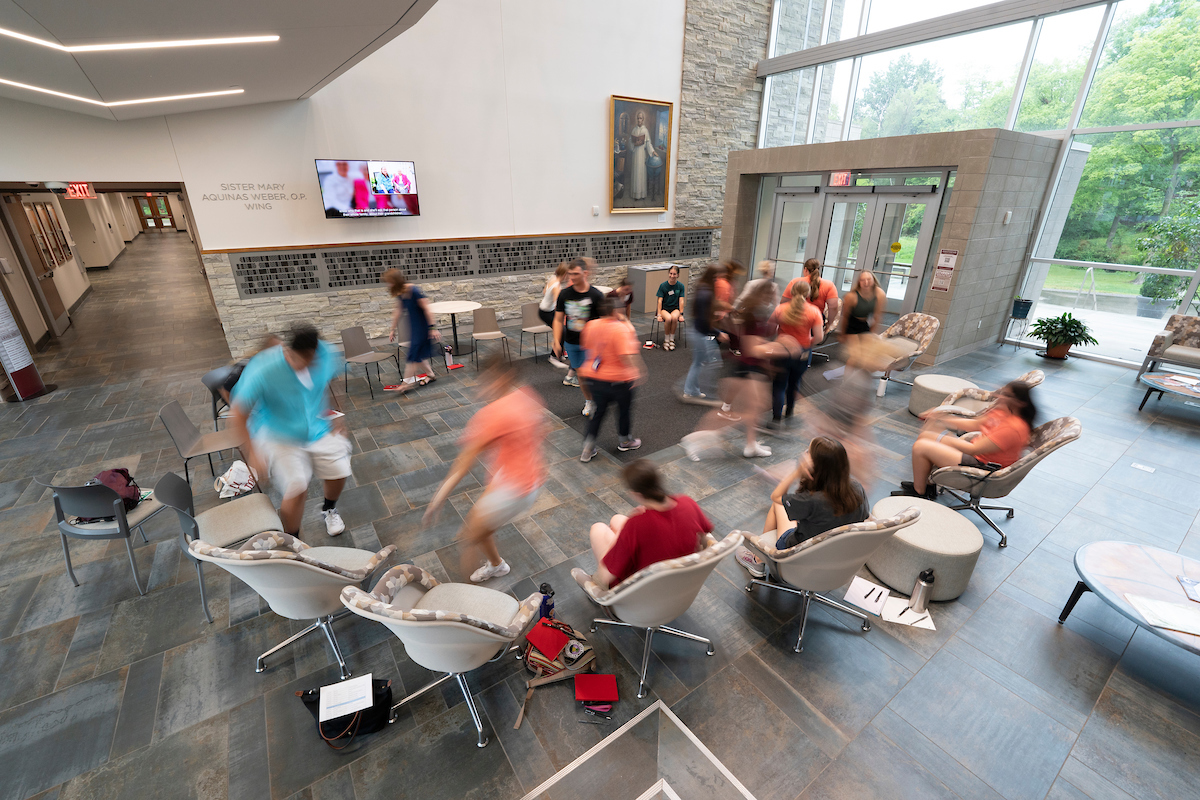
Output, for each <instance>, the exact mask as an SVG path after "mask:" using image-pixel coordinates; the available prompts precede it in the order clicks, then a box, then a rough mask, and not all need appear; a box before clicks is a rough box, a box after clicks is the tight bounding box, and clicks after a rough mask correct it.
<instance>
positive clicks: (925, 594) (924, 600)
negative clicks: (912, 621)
mask: <svg viewBox="0 0 1200 800" xmlns="http://www.w3.org/2000/svg"><path fill="white" fill-rule="evenodd" d="M932 595H933V570H932V569H927V570H925V571H924V572H922V573H921V574H920V575H918V576H917V583H916V585H915V586H913V590H912V597H910V598H909V600H908V607H909V608H911V609H912V610H913V611H914V612H915V613H917V614H924V613H925V609H927V608H928V607H929V598H930V597H931V596H932Z"/></svg>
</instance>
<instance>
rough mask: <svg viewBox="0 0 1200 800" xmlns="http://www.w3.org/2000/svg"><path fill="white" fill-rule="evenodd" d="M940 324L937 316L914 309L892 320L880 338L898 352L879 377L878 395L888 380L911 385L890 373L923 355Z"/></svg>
mask: <svg viewBox="0 0 1200 800" xmlns="http://www.w3.org/2000/svg"><path fill="white" fill-rule="evenodd" d="M941 324H942V323H941V322H939V321H938V318H937V317H934V316H930V315H929V314H922V313H920V312H917V311H914V312H912V313H910V314H905V315H904V316H902V317H901V318H900V319H898V320H896V321H895V322H893V323H892V325H891V326H890V327H889V328H888V329H887V330H886V331H884V332H883V333H882V334H881V335H880V338H882V339H884V340H886V341H887V343H888V344H889V345H891V346H892V347H893V348H895V349H897V350H898V351H899V352H900V355H899V356H898V357H897V358H896V360H895V361H893V362H892V363H891V364H890V365H888V367H887V368H886V369H884V371H883V377H882V378H880V379H879V396H880V397H882V396H883V393H884V390H885V389H886V388H887V382H888V381H895V382H896V383H903V384H904V385H905V386H912V383H910V382H909V381H902V380H900V379H899V378H893V377H892V373H893V372H903V371H905V370H907V369H908V368H909V367H911V366H912V365H913V362H915V361H916V360H917V359H918V358H920V357H921V356H923V355H925V351H926V350H928V349H929V345H931V344H933V337H934V336H936V335H937V332H938V328H939V327H941Z"/></svg>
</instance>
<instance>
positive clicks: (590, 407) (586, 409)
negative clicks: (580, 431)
mask: <svg viewBox="0 0 1200 800" xmlns="http://www.w3.org/2000/svg"><path fill="white" fill-rule="evenodd" d="M595 410H596V403H595V401H593V400H588V401H587V402H585V403H584V404H583V415H584V416H585V417H590V416H591V415H592V412H593V411H595Z"/></svg>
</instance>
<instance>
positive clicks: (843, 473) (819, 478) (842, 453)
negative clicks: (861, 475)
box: [800, 436, 864, 517]
mask: <svg viewBox="0 0 1200 800" xmlns="http://www.w3.org/2000/svg"><path fill="white" fill-rule="evenodd" d="M808 454H809V455H810V456H811V457H812V462H813V468H812V475H811V476H810V477H809V478H808V479H807V480H803V481H801V482H800V488H802V489H804V490H805V491H807V492H821V493H823V494H824V495H825V498H826V499H827V500H829V505H830V506H831V507H832V508H833V513H834V514H836V515H837V516H839V517H840V516H842V515H843V514H849V513H850V512H851V511H853V510H854V509H856V508H858V506H859V505H860V504H861V503H862V502H863V500H864V498H863V496H862V494H861V493H860V492H859V490H858V489H857V488H856V487H855V485H854V484H853V483H852V482H851V481H850V457H849V456H847V455H846V448H844V447H842V443H841V442H839V441H838V440H836V439H830V438H829V437H828V436H818V437H816V438H815V439H813V440H812V441H811V442H809V444H808Z"/></svg>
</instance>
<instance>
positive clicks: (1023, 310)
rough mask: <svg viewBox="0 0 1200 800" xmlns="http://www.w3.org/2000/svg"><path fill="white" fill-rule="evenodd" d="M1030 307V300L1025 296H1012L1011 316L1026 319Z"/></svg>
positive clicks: (1031, 303)
mask: <svg viewBox="0 0 1200 800" xmlns="http://www.w3.org/2000/svg"><path fill="white" fill-rule="evenodd" d="M1031 308H1033V301H1032V300H1026V299H1025V298H1023V297H1021V295H1017V296H1016V297H1014V298H1013V309H1012V318H1013V319H1028V317H1029V309H1031Z"/></svg>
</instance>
